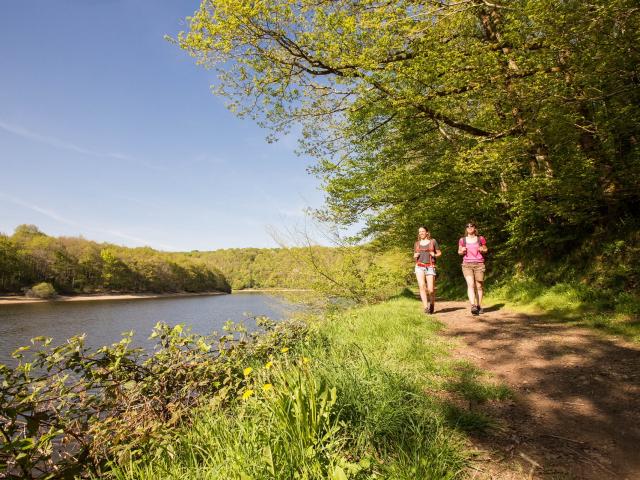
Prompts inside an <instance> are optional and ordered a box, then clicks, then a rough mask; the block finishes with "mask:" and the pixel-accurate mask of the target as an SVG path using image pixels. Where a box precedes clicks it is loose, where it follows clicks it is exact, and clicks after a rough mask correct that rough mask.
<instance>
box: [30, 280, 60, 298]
mask: <svg viewBox="0 0 640 480" xmlns="http://www.w3.org/2000/svg"><path fill="white" fill-rule="evenodd" d="M56 295H57V292H56V289H55V288H53V285H51V284H50V283H47V282H42V283H38V284H37V285H34V286H33V287H31V288H30V289H29V290H27V296H28V297H32V298H42V299H48V298H53V297H55V296H56Z"/></svg>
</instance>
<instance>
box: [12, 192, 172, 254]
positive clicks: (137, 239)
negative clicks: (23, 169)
mask: <svg viewBox="0 0 640 480" xmlns="http://www.w3.org/2000/svg"><path fill="white" fill-rule="evenodd" d="M0 198H5V199H7V200H8V201H10V202H11V203H13V204H15V205H19V206H21V207H23V208H26V209H29V210H33V211H34V212H37V213H40V214H42V215H44V216H45V217H47V218H50V219H52V220H55V221H57V222H60V223H64V224H65V225H70V226H72V227H76V228H78V229H80V228H84V229H85V230H88V231H91V232H94V233H97V234H98V235H101V236H103V235H110V236H113V237H117V238H121V239H124V240H128V241H129V242H133V243H135V244H137V245H139V246H151V247H155V248H161V249H163V250H179V249H178V248H176V247H174V246H173V245H167V244H164V243H159V242H152V241H149V240H145V239H144V238H140V237H136V236H133V235H129V234H127V233H124V232H121V231H119V230H114V229H105V228H94V227H83V225H81V224H80V223H78V222H76V221H74V220H71V219H69V218H66V217H63V216H62V215H60V214H58V213H57V212H55V211H53V210H50V209H48V208H43V207H40V206H39V205H35V204H32V203H29V202H26V201H24V200H22V199H20V198H17V197H14V196H12V195H7V194H4V193H0ZM100 241H104V239H100Z"/></svg>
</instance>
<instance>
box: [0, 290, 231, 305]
mask: <svg viewBox="0 0 640 480" xmlns="http://www.w3.org/2000/svg"><path fill="white" fill-rule="evenodd" d="M209 295H226V292H199V293H131V294H122V295H115V294H114V295H108V294H106V295H105V294H96V295H73V296H65V295H59V296H58V297H56V298H54V299H51V300H42V299H39V298H27V297H25V296H19V295H13V296H12V295H7V296H0V305H17V304H21V303H43V302H95V301H101V300H145V299H148V298H172V297H202V296H209Z"/></svg>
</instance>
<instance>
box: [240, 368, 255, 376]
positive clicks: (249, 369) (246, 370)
mask: <svg viewBox="0 0 640 480" xmlns="http://www.w3.org/2000/svg"><path fill="white" fill-rule="evenodd" d="M251 372H253V368H251V367H247V368H245V369H244V370H243V371H242V373H244V376H245V377H248V376H249V374H250V373H251Z"/></svg>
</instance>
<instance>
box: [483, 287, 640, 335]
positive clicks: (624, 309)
mask: <svg viewBox="0 0 640 480" xmlns="http://www.w3.org/2000/svg"><path fill="white" fill-rule="evenodd" d="M487 300H488V301H489V302H492V301H493V302H504V303H505V304H506V305H507V306H509V307H510V308H513V309H515V310H519V311H522V312H527V313H533V314H537V315H541V316H543V317H544V318H545V319H547V320H549V321H556V322H563V323H570V324H573V325H579V326H585V327H590V328H594V329H597V330H599V331H601V332H604V333H607V334H611V335H616V336H621V337H623V338H625V339H627V340H631V341H634V342H640V296H638V295H637V294H635V295H634V294H632V293H630V292H625V291H622V290H620V291H613V290H611V289H604V288H599V289H598V288H593V287H590V286H589V285H587V284H584V283H578V282H575V283H568V282H563V283H556V284H555V285H553V286H547V285H544V284H542V283H541V282H539V281H536V280H533V279H527V278H514V279H512V280H511V281H509V282H508V283H503V284H502V285H500V286H498V287H495V288H493V289H491V291H490V293H489V295H487Z"/></svg>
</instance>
